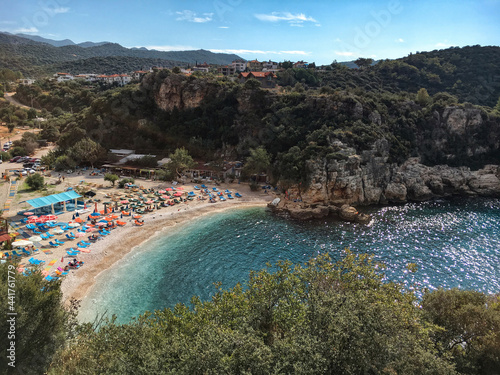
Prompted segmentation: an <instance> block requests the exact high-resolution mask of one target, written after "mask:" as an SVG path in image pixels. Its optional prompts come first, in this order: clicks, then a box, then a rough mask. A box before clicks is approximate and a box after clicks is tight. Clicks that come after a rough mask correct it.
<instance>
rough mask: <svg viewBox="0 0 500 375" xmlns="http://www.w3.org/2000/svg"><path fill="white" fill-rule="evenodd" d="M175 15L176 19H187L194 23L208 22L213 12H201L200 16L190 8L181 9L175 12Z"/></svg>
mask: <svg viewBox="0 0 500 375" xmlns="http://www.w3.org/2000/svg"><path fill="white" fill-rule="evenodd" d="M175 14H176V15H177V18H176V19H175V20H176V21H188V22H196V23H204V22H210V21H212V18H213V15H214V14H213V13H203V14H202V15H201V16H198V14H197V13H196V12H193V11H192V10H183V11H182V12H175Z"/></svg>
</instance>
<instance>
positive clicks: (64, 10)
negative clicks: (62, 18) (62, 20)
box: [43, 7, 69, 14]
mask: <svg viewBox="0 0 500 375" xmlns="http://www.w3.org/2000/svg"><path fill="white" fill-rule="evenodd" d="M43 10H44V11H46V12H47V13H49V14H62V13H68V12H69V8H63V7H59V8H48V7H46V8H43Z"/></svg>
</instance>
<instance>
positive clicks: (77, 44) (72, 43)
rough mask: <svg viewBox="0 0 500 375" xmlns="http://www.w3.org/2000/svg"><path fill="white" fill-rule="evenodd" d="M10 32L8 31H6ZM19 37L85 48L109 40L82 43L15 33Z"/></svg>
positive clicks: (55, 45) (62, 45)
mask: <svg viewBox="0 0 500 375" xmlns="http://www.w3.org/2000/svg"><path fill="white" fill-rule="evenodd" d="M6 34H8V33H6ZM15 35H16V36H18V37H21V38H26V39H30V40H33V41H35V42H40V43H47V44H50V45H51V46H54V47H64V46H80V47H83V48H88V47H97V46H102V45H103V44H107V43H109V42H98V43H94V42H82V43H75V42H73V41H72V40H71V39H63V40H53V39H48V38H43V37H41V36H38V35H28V34H15Z"/></svg>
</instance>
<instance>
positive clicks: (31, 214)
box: [23, 211, 35, 216]
mask: <svg viewBox="0 0 500 375" xmlns="http://www.w3.org/2000/svg"><path fill="white" fill-rule="evenodd" d="M34 214H35V213H34V212H30V211H27V212H25V213H23V215H24V216H33V215H34Z"/></svg>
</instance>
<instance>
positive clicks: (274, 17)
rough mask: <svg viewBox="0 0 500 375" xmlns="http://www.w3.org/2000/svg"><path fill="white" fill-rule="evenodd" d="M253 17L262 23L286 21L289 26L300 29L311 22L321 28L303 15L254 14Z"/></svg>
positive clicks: (287, 13)
mask: <svg viewBox="0 0 500 375" xmlns="http://www.w3.org/2000/svg"><path fill="white" fill-rule="evenodd" d="M254 16H255V18H257V19H258V20H260V21H264V22H281V21H286V22H288V24H289V25H290V26H297V27H302V26H303V24H304V22H313V23H314V24H315V25H316V26H321V25H320V24H319V23H318V21H316V20H315V19H314V18H313V17H310V16H309V17H308V16H306V15H305V14H304V13H297V14H292V13H290V12H272V13H271V14H254Z"/></svg>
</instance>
